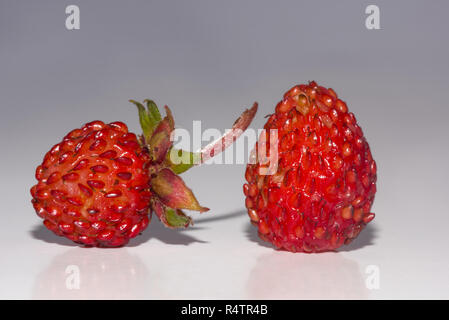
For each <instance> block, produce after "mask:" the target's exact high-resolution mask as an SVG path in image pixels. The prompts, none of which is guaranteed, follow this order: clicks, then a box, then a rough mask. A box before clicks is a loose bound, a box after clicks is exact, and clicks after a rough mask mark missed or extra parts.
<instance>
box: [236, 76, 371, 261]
mask: <svg viewBox="0 0 449 320" xmlns="http://www.w3.org/2000/svg"><path fill="white" fill-rule="evenodd" d="M264 128H265V129H266V131H267V135H266V136H261V138H264V140H265V142H266V143H265V150H270V143H271V144H273V146H272V147H277V151H278V167H277V171H276V172H274V171H273V172H271V173H274V174H272V175H263V171H262V170H260V169H266V166H267V164H264V163H263V161H261V160H260V159H262V158H261V157H260V156H261V154H260V155H259V157H258V160H257V161H256V163H255V164H248V166H247V169H246V174H245V178H246V180H247V181H248V183H247V184H245V185H244V187H243V191H244V193H245V196H246V207H247V209H248V214H249V216H250V218H251V221H252V223H253V224H254V225H256V226H257V227H258V232H259V236H260V237H261V238H262V239H264V240H266V241H269V242H272V243H273V244H274V245H275V246H276V247H278V248H283V249H286V250H289V251H293V252H297V251H303V252H320V251H327V250H334V249H336V248H338V247H340V246H342V245H343V244H348V243H349V242H351V241H352V240H353V239H354V238H355V237H357V235H358V234H359V233H360V231H361V230H362V229H363V228H364V227H365V226H366V225H367V223H369V222H370V221H371V220H372V219H373V218H374V213H371V206H372V204H373V200H374V195H375V193H376V163H375V161H374V160H373V157H372V155H371V152H370V148H369V145H368V143H367V141H366V139H365V138H364V136H363V133H362V129H361V128H360V127H359V125H358V124H357V121H356V119H355V117H354V114H352V113H350V112H348V108H347V106H346V103H345V102H343V101H342V100H340V99H338V97H337V94H336V93H335V91H334V90H332V89H326V88H323V87H321V86H318V85H317V84H316V83H315V82H313V81H312V82H310V83H309V84H308V85H304V84H302V85H297V86H294V87H293V88H291V89H290V90H289V91H287V93H285V95H284V98H283V99H282V101H280V102H279V103H278V105H277V106H276V110H275V113H274V114H272V115H270V117H269V119H268V121H267V123H266V124H265V126H264ZM270 129H276V130H277V133H278V139H277V141H274V140H272V139H270V138H269V137H268V132H269V130H270ZM264 140H263V139H262V140H261V139H259V141H258V143H257V145H256V149H255V152H257V153H263V152H262V151H261V150H262V149H264V148H262V144H263V142H264ZM271 149H273V150H276V148H271ZM272 152H273V151H272Z"/></svg>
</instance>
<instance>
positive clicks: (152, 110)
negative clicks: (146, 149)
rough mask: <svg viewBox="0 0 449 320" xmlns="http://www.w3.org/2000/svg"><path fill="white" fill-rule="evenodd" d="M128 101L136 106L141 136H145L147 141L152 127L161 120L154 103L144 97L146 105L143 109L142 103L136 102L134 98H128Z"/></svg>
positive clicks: (152, 129) (151, 132)
mask: <svg viewBox="0 0 449 320" xmlns="http://www.w3.org/2000/svg"><path fill="white" fill-rule="evenodd" d="M129 102H131V103H133V104H135V105H136V106H137V109H138V111H139V121H140V126H141V127H142V133H143V136H144V137H145V141H149V140H150V138H151V135H152V134H153V131H154V129H155V128H156V127H157V125H158V124H159V122H161V120H162V118H161V114H160V112H159V109H158V107H157V105H156V103H155V102H154V101H153V100H149V99H145V100H144V102H145V103H146V105H147V109H145V107H144V106H143V104H141V103H140V102H137V101H135V100H129Z"/></svg>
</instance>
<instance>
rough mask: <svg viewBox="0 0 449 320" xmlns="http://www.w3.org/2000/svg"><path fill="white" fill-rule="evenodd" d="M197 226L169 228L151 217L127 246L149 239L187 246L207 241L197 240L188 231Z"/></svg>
mask: <svg viewBox="0 0 449 320" xmlns="http://www.w3.org/2000/svg"><path fill="white" fill-rule="evenodd" d="M198 229H200V228H197V227H189V228H188V229H169V228H167V227H166V226H164V225H163V224H162V223H161V222H160V221H159V219H158V218H157V217H154V216H153V218H152V221H151V223H150V225H149V226H148V228H147V229H146V230H144V231H143V233H142V234H141V235H139V236H137V237H136V238H134V239H131V240H130V241H129V244H128V245H127V246H128V247H137V246H139V245H141V244H143V243H145V242H147V241H150V240H151V239H153V238H154V239H157V240H159V241H161V242H163V243H165V244H171V245H182V246H188V245H190V244H192V243H207V241H203V240H199V239H197V238H195V237H193V236H191V235H189V234H188V233H189V232H190V231H194V230H198Z"/></svg>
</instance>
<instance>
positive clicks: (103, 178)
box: [31, 100, 257, 247]
mask: <svg viewBox="0 0 449 320" xmlns="http://www.w3.org/2000/svg"><path fill="white" fill-rule="evenodd" d="M131 102H132V103H134V104H135V105H136V106H137V107H138V110H139V118H140V124H141V126H142V130H143V135H142V136H140V137H137V136H136V135H135V134H134V133H130V132H128V128H127V126H126V125H125V124H124V123H122V122H113V123H110V124H105V123H103V122H101V121H93V122H90V123H87V124H85V125H84V126H82V127H81V128H80V129H75V130H72V131H71V132H70V133H68V134H67V135H66V136H65V137H64V139H63V140H62V142H60V143H58V144H56V145H55V146H54V147H53V148H52V149H51V150H50V151H49V152H48V153H47V154H46V155H45V157H44V160H43V162H42V164H41V165H39V166H38V167H37V169H36V179H37V180H38V183H37V184H36V185H35V186H33V187H32V188H31V195H32V197H33V199H32V203H33V206H34V208H35V210H36V212H37V214H38V215H39V216H40V217H41V218H43V219H44V225H45V226H46V227H47V228H48V229H50V230H51V231H53V232H54V233H56V234H58V235H61V236H65V237H67V238H69V239H71V240H73V241H75V242H77V243H81V244H84V245H86V246H100V247H117V246H122V245H124V244H126V243H127V242H128V240H129V239H130V238H133V237H135V236H137V235H138V234H139V233H140V232H142V231H143V230H144V229H145V228H146V227H147V225H148V223H149V222H150V218H151V213H152V211H154V212H155V213H156V215H157V216H158V217H159V219H160V220H161V221H162V222H163V223H164V224H165V225H166V226H167V227H170V228H178V227H187V226H188V225H189V224H190V223H191V222H192V221H191V218H190V217H188V216H186V215H185V214H184V212H183V211H182V209H188V210H196V211H199V212H204V211H207V210H208V209H207V208H205V207H203V206H200V204H199V203H198V201H197V200H196V198H195V196H194V195H193V193H192V191H191V190H190V189H189V188H188V187H187V186H186V185H185V183H184V181H183V180H182V179H181V178H180V177H179V176H178V174H179V173H181V172H184V171H186V170H188V169H189V168H190V167H192V166H193V165H194V164H199V163H202V162H204V161H206V160H207V159H208V158H210V157H211V156H213V155H211V153H210V147H211V146H208V147H206V148H205V149H203V150H202V151H201V152H200V153H191V152H186V151H182V150H172V139H171V135H172V133H173V130H174V120H173V117H172V114H171V112H170V109H169V108H168V107H165V110H166V113H167V115H166V117H165V118H164V119H162V117H161V115H160V113H159V110H158V108H157V106H156V104H155V103H154V102H153V101H151V100H145V103H146V105H147V108H146V109H145V107H144V106H143V105H142V104H141V103H139V102H136V101H131ZM256 110H257V104H256V103H255V104H254V106H253V107H252V108H251V109H250V110H246V111H245V112H244V113H243V114H242V116H241V117H240V118H239V119H238V120H237V121H236V123H235V124H234V126H233V129H234V130H231V133H232V134H234V136H235V138H237V137H238V136H239V135H240V134H241V133H242V131H244V130H245V129H246V128H247V127H248V125H249V124H250V123H251V121H252V119H253V118H254V115H255V113H256ZM228 134H229V133H228ZM226 141H229V140H226ZM218 143H220V145H218V144H217V143H216V144H213V145H212V147H213V149H214V151H215V154H217V153H218V152H220V151H222V150H223V149H225V148H226V147H227V146H228V145H229V144H230V143H232V141H231V142H228V143H225V144H221V141H219V142H218ZM217 145H218V147H217ZM217 150H218V152H217ZM172 152H174V154H178V155H180V156H181V157H184V158H185V157H187V159H190V160H191V161H190V162H189V161H187V162H186V161H184V162H181V163H175V162H173V161H172V157H171V156H170V155H171V154H172ZM193 160H195V161H196V162H195V161H193Z"/></svg>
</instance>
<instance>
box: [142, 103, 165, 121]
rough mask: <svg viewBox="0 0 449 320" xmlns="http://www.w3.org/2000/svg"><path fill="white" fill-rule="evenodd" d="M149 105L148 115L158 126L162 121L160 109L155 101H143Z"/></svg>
mask: <svg viewBox="0 0 449 320" xmlns="http://www.w3.org/2000/svg"><path fill="white" fill-rule="evenodd" d="M143 102H145V103H146V104H147V109H148V114H149V115H150V117H151V119H152V120H153V121H154V123H155V127H156V125H157V124H158V123H159V122H160V121H161V120H162V117H161V113H160V112H159V108H158V107H157V105H156V103H155V102H154V101H153V100H150V99H145V100H143Z"/></svg>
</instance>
